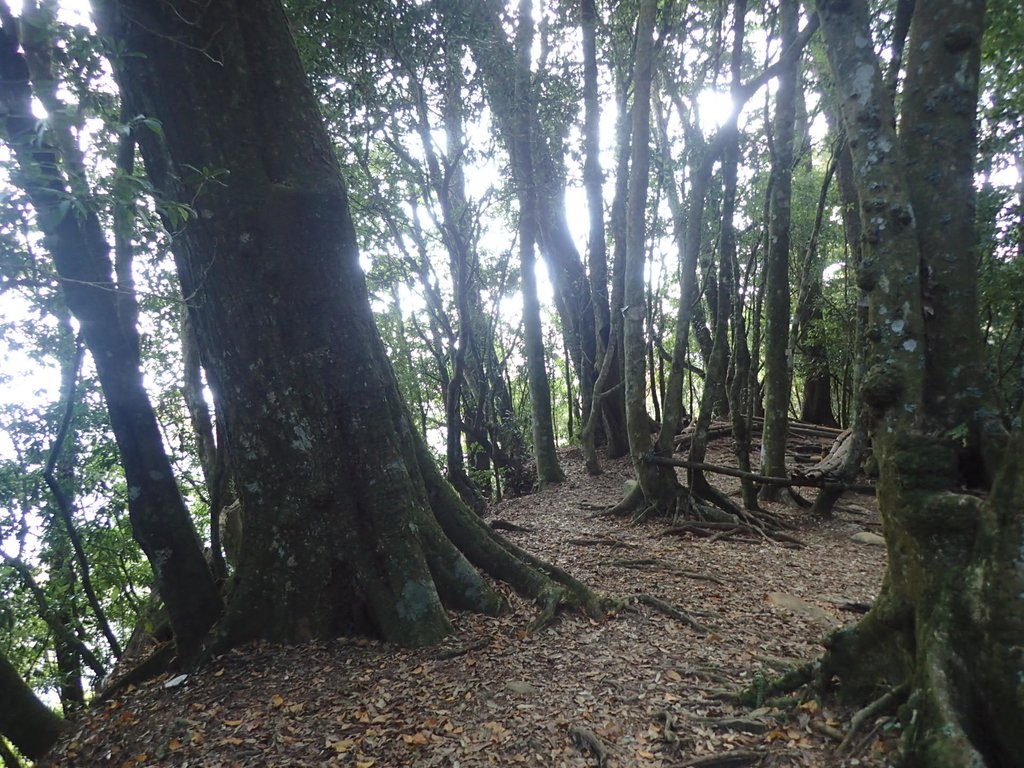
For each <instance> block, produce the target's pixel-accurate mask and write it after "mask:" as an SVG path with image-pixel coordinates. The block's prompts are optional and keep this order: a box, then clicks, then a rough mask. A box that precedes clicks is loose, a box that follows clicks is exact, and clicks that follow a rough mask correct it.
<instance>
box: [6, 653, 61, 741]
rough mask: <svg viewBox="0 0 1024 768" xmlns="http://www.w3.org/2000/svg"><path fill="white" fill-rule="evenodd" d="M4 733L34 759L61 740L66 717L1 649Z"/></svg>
mask: <svg viewBox="0 0 1024 768" xmlns="http://www.w3.org/2000/svg"><path fill="white" fill-rule="evenodd" d="M0 691H3V695H2V696H0V736H3V737H4V738H5V739H7V740H8V741H10V742H11V744H13V745H14V746H15V747H17V748H18V751H20V752H21V754H23V755H24V756H25V757H27V758H29V759H31V760H37V759H39V758H40V757H42V756H43V755H45V754H46V751H47V750H48V749H49V748H50V747H51V746H53V743H54V742H55V741H57V738H58V737H59V736H60V734H61V731H62V730H64V721H63V720H61V719H60V718H59V717H57V715H55V714H54V713H53V712H52V711H51V710H50V709H49V708H48V707H47V706H46V705H45V704H43V702H41V701H40V700H39V699H38V698H36V695H35V694H34V693H33V692H32V689H31V688H29V687H28V686H27V685H26V684H25V681H24V680H22V679H21V675H19V674H18V670H16V669H15V668H14V666H13V665H12V664H11V662H10V661H8V659H7V657H6V656H5V655H4V654H3V653H0Z"/></svg>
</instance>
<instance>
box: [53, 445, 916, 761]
mask: <svg viewBox="0 0 1024 768" xmlns="http://www.w3.org/2000/svg"><path fill="white" fill-rule="evenodd" d="M725 443H726V441H717V442H716V443H713V444H712V452H711V455H710V456H709V460H710V461H713V462H723V463H731V455H730V454H729V453H728V451H727V449H726V445H725ZM822 448H823V451H824V450H827V448H828V444H827V441H823V443H822ZM562 460H563V463H564V467H565V469H566V473H567V475H568V477H567V480H566V482H564V483H563V484H561V485H559V486H557V487H553V488H550V489H548V490H545V491H543V492H540V493H537V494H534V495H531V496H528V497H524V498H519V499H511V500H507V501H504V502H502V503H500V504H498V505H496V506H495V507H494V508H493V511H492V512H491V514H490V516H489V517H488V519H489V520H490V521H494V520H503V521H506V522H509V523H513V524H515V525H518V526H521V527H523V528H526V529H528V530H525V531H518V532H515V531H513V532H509V533H507V535H508V536H509V537H510V538H511V539H512V540H514V541H515V542H516V543H517V544H520V545H522V546H524V547H525V548H527V549H528V550H529V551H531V552H533V553H535V554H538V555H540V556H542V557H545V558H547V559H548V560H549V561H551V562H553V563H555V564H557V565H559V566H561V567H562V568H565V569H566V570H568V571H570V572H571V573H573V574H574V575H576V576H578V577H579V578H581V579H582V580H583V581H584V582H586V583H588V584H590V585H591V586H593V587H594V588H595V589H597V590H599V591H600V592H602V593H604V594H608V595H614V596H622V597H627V596H631V595H639V594H647V595H652V596H654V597H657V598H660V599H661V600H664V601H666V602H668V603H670V604H671V605H673V606H675V607H676V608H678V609H679V610H681V611H683V612H685V613H687V614H688V615H689V616H691V617H692V618H693V619H694V620H695V621H696V622H698V623H699V624H701V625H703V626H705V627H706V628H707V629H708V631H707V632H700V631H697V630H695V629H694V628H691V626H689V625H688V624H686V623H684V622H681V621H679V620H677V619H674V618H670V617H669V616H668V615H665V614H664V613H662V612H660V611H658V610H655V609H652V608H650V607H647V606H645V605H638V606H637V607H635V608H633V609H629V610H621V611H618V612H617V613H616V614H615V615H611V616H609V617H608V618H607V620H605V621H593V620H590V619H588V618H585V617H582V616H579V615H573V614H565V615H562V616H561V617H559V618H558V619H557V620H556V621H555V622H554V623H552V624H551V625H549V626H547V627H544V628H542V629H539V630H537V631H536V632H534V633H529V632H527V628H528V627H529V625H530V623H531V621H532V620H533V618H534V616H535V610H536V609H535V607H534V606H533V605H531V604H529V603H527V602H524V601H523V600H521V599H519V598H517V597H516V596H514V595H512V594H508V597H509V601H510V603H511V604H512V606H513V610H511V611H510V612H508V613H507V614H506V615H504V616H502V617H500V618H497V619H491V618H486V617H479V616H471V615H461V614H460V615H455V616H453V622H454V624H455V626H456V627H457V630H458V631H457V633H456V634H455V635H453V636H452V637H451V638H450V640H449V641H447V642H446V643H445V644H444V645H443V646H441V647H432V648H418V649H405V648H395V647H391V646H388V645H384V644H381V643H378V642H373V641H368V640H363V639H341V640H336V641H332V642H326V643H318V644H311V645H305V646H300V647H278V646H271V645H266V644H262V645H256V646H249V647H245V648H242V649H239V650H237V651H234V652H232V653H229V654H226V655H224V656H222V657H219V658H218V659H216V660H215V662H214V663H213V664H212V666H210V667H209V668H208V669H207V670H205V671H204V672H202V673H200V674H196V675H191V676H189V677H187V678H186V679H184V680H182V679H181V678H178V679H175V678H172V677H170V676H165V677H163V678H160V679H157V680H153V681H151V682H149V683H146V684H143V685H141V686H139V687H137V688H131V689H129V690H128V691H127V692H126V693H124V694H123V695H121V696H119V697H117V698H114V699H113V700H111V701H108V702H106V703H105V704H103V705H100V706H97V707H94V708H93V709H92V710H91V711H90V712H89V713H87V714H86V715H85V716H84V717H83V718H82V720H81V721H80V723H78V724H76V727H75V729H74V730H73V731H72V732H71V734H70V736H69V737H68V738H66V739H65V740H64V741H63V742H62V743H61V744H60V745H59V747H58V750H57V752H56V754H55V755H54V758H53V764H54V765H67V766H90V767H91V766H108V765H109V766H118V767H119V768H121V767H124V768H127V767H129V766H131V767H132V768H138V767H139V766H148V765H173V766H204V767H206V768H229V767H233V766H360V767H361V768H369V766H376V767H377V768H388V767H390V766H451V767H455V766H460V767H462V768H471V767H476V766H516V765H523V766H607V768H615V767H619V768H626V767H629V766H643V767H645V768H646V767H649V768H659V767H662V768H681V767H682V766H701V767H702V768H709V767H710V766H717V767H725V766H729V767H735V766H747V765H749V766H864V767H866V768H881V767H882V766H888V765H889V764H890V762H889V756H890V755H892V754H894V752H893V750H894V749H895V746H896V740H897V737H898V728H895V727H893V724H892V723H891V722H890V721H888V720H884V719H883V720H878V721H873V722H870V723H868V724H867V725H866V727H864V728H863V729H862V732H861V735H860V736H859V738H858V739H856V740H855V741H854V748H853V750H852V751H851V750H846V751H844V752H843V754H842V755H840V754H838V753H837V751H836V746H837V741H836V737H837V735H838V734H840V733H841V732H843V731H845V730H846V729H847V728H848V726H849V723H850V718H851V716H852V715H853V712H851V711H846V710H843V709H841V708H838V707H836V706H835V705H833V704H830V703H825V704H821V703H820V702H818V701H816V700H814V699H812V698H807V699H806V700H796V701H793V702H792V703H791V704H790V705H789V706H785V707H782V708H774V707H771V706H762V707H760V708H758V709H754V710H751V709H749V708H745V707H741V706H738V705H736V704H733V703H730V701H729V699H727V698H724V697H723V692H726V691H733V692H735V691H737V690H740V689H744V688H748V687H750V686H752V685H753V686H757V685H759V684H763V682H764V681H766V680H770V679H773V678H774V677H776V676H777V675H778V674H779V673H780V672H782V671H785V670H786V669H788V668H789V667H790V666H795V665H798V664H800V663H802V662H805V661H809V660H811V659H813V658H815V657H816V656H817V655H818V654H819V653H820V652H821V640H822V638H823V637H824V635H825V634H826V633H827V632H828V631H830V630H831V629H832V628H834V627H836V626H839V625H841V624H843V623H845V622H848V621H855V620H856V619H857V614H856V613H854V612H849V611H848V610H846V609H845V607H844V606H846V605H848V604H851V603H870V602H871V601H872V599H873V598H874V596H875V594H876V592H877V589H878V587H879V584H880V581H881V578H882V575H883V571H884V563H885V550H884V548H883V547H880V546H877V545H872V544H870V543H869V544H865V543H858V542H856V541H854V540H852V539H851V536H852V535H853V534H856V533H858V532H862V531H869V532H878V530H879V527H880V526H879V523H878V517H877V512H876V510H875V505H874V500H873V498H871V497H870V496H855V495H850V494H848V495H846V496H844V497H843V498H842V499H841V500H840V502H839V504H838V506H837V510H836V515H835V516H834V517H833V518H832V519H829V520H815V519H812V518H811V517H810V515H809V513H808V512H807V511H805V510H799V509H788V508H783V507H781V506H778V507H773V511H776V512H778V513H779V514H781V515H783V516H785V517H786V518H787V520H788V521H789V522H790V523H791V524H792V525H793V527H794V528H793V530H792V531H791V532H790V533H792V535H793V536H795V537H796V538H798V539H799V540H800V541H801V542H802V543H803V545H804V546H802V547H799V548H797V547H793V546H785V545H783V544H779V543H775V542H769V541H738V540H736V539H732V540H718V541H709V540H708V539H706V538H692V537H689V536H686V537H680V536H665V535H662V533H663V532H664V530H665V529H666V527H667V524H666V522H665V521H646V522H642V523H640V524H636V525H631V524H630V521H629V520H626V519H619V518H609V517H593V516H592V514H593V513H592V512H590V511H588V510H587V509H585V508H584V507H585V506H587V505H610V504H612V503H614V502H615V501H617V500H619V499H620V498H621V495H622V492H623V484H624V482H625V481H626V480H628V479H629V478H630V477H631V475H632V471H631V469H630V466H629V462H628V459H627V460H620V461H614V462H609V461H605V462H604V469H605V473H604V474H603V475H601V476H600V477H597V478H591V477H589V476H587V475H586V474H585V473H584V471H583V468H582V461H581V457H580V455H579V453H578V451H572V450H570V451H567V452H565V453H563V454H562ZM796 463H799V461H796ZM711 479H712V482H713V483H714V484H715V485H716V486H717V487H719V488H720V489H722V490H724V491H726V492H727V493H736V492H737V491H738V481H734V480H732V479H731V478H726V477H712V478H711ZM812 493H813V492H812ZM505 592H506V593H508V590H505ZM829 733H831V736H830V735H827V734H829Z"/></svg>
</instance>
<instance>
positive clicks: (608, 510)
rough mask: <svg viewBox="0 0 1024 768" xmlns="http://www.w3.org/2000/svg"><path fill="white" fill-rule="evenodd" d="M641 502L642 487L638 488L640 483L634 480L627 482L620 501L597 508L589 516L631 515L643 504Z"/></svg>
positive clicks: (642, 499)
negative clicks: (610, 505)
mask: <svg viewBox="0 0 1024 768" xmlns="http://www.w3.org/2000/svg"><path fill="white" fill-rule="evenodd" d="M643 503H644V492H643V489H642V488H640V483H636V482H634V483H631V484H629V486H628V488H627V490H626V494H625V496H623V498H622V501H620V502H619V503H618V504H616V505H615V506H612V507H604V508H602V509H600V510H598V511H597V512H595V513H594V514H592V515H591V517H613V516H620V515H621V516H625V515H631V514H633V512H635V511H636V510H637V509H639V508H640V507H641V506H642V505H643Z"/></svg>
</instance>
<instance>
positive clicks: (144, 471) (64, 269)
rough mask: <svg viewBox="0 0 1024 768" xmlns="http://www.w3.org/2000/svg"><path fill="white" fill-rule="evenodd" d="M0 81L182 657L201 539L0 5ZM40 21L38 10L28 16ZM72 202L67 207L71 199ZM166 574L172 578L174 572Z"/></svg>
mask: <svg viewBox="0 0 1024 768" xmlns="http://www.w3.org/2000/svg"><path fill="white" fill-rule="evenodd" d="M2 13H3V32H2V34H0V77H2V90H0V99H2V101H3V102H4V106H5V108H6V115H5V118H4V125H3V130H4V134H5V139H6V141H7V142H8V144H9V145H10V146H11V148H12V150H13V152H14V154H15V156H16V158H17V160H18V165H19V169H20V170H21V181H22V184H23V185H24V188H25V192H26V194H27V195H28V197H29V199H30V200H31V202H32V206H33V208H35V211H36V215H37V220H38V225H39V228H40V229H41V230H42V232H43V234H44V237H45V240H44V242H45V245H46V247H47V249H48V250H49V252H50V254H51V255H52V257H53V260H54V264H55V266H56V268H57V271H58V273H59V274H60V277H61V278H62V281H63V282H62V285H63V289H64V297H65V299H66V301H67V306H68V308H69V309H70V310H71V312H72V313H73V314H74V315H75V317H76V318H78V320H79V322H80V323H81V326H82V336H83V338H84V340H85V344H86V346H87V347H88V348H89V351H90V352H91V353H92V357H93V361H94V362H95V364H96V369H97V372H98V375H99V378H100V382H101V384H102V386H103V392H104V395H105V398H106V402H107V409H108V412H109V415H110V423H111V427H112V429H113V431H114V434H115V436H116V438H117V442H118V447H119V448H120V455H121V461H122V464H123V466H124V471H125V476H126V478H127V480H128V484H129V488H130V490H129V511H130V514H131V517H132V531H133V534H134V535H135V537H136V539H137V540H138V541H139V543H140V545H141V546H142V548H143V549H144V550H145V552H146V554H147V556H148V557H149V560H150V563H151V564H152V565H153V572H154V574H155V575H156V581H157V585H158V588H159V590H160V594H161V596H162V597H163V599H164V601H165V603H166V604H167V608H168V612H169V615H170V619H171V622H172V624H174V627H175V637H176V640H177V642H178V644H179V647H180V650H181V652H182V654H183V655H184V656H186V657H187V656H188V655H190V654H193V653H195V652H196V651H197V650H198V644H199V641H200V639H201V638H202V637H203V636H204V635H205V634H206V632H207V631H208V630H209V629H210V627H211V626H212V625H213V623H214V621H215V620H216V619H217V617H218V616H219V614H220V611H221V599H220V595H219V594H218V592H217V589H216V585H215V584H214V581H213V577H212V575H211V573H210V570H209V568H208V567H207V565H206V561H205V559H204V558H203V554H202V549H201V547H200V544H199V538H198V536H197V535H196V531H195V528H194V526H193V524H192V520H191V519H190V517H189V515H188V511H187V509H186V508H185V504H184V501H183V499H182V496H181V493H180V491H179V489H178V486H177V484H176V482H175V476H174V472H173V470H172V468H171V464H170V461H169V460H168V457H167V453H166V451H165V450H164V446H163V438H162V436H161V434H160V427H159V424H158V423H157V419H156V414H155V413H154V411H153V407H152V404H151V403H150V401H149V397H148V395H147V394H146V391H145V389H144V387H143V383H142V374H141V371H140V360H139V349H138V341H137V338H136V337H135V335H134V331H133V330H128V323H126V321H125V318H124V316H123V315H124V312H123V310H122V307H121V306H119V302H118V301H117V300H116V299H115V296H116V295H117V294H116V292H115V291H111V290H109V289H110V287H111V286H115V287H116V286H117V282H116V281H115V279H114V274H113V273H114V269H113V266H114V265H113V264H112V263H111V259H110V253H109V248H108V246H107V241H106V239H105V237H104V233H103V229H102V226H101V223H100V220H99V216H98V213H97V211H96V210H95V209H94V208H92V207H91V206H90V204H89V202H88V200H89V197H90V195H89V190H88V188H87V185H86V179H85V174H84V165H83V163H82V159H81V152H80V150H79V148H78V145H77V144H76V143H75V141H74V139H73V137H72V135H71V132H70V130H68V129H67V126H63V127H61V126H57V127H56V129H55V131H54V133H55V140H54V142H53V143H51V142H50V141H49V140H43V141H38V140H37V134H36V120H35V118H34V117H33V115H32V109H31V96H32V91H31V87H30V83H29V79H30V70H34V71H33V72H32V73H31V76H32V79H33V80H34V81H35V85H36V90H37V92H40V93H42V95H43V97H44V98H45V97H46V88H47V87H49V88H53V79H52V76H51V74H50V72H49V59H48V55H49V51H48V50H47V49H46V48H45V47H44V46H40V45H39V44H38V43H39V41H38V39H37V37H38V35H39V34H40V31H39V29H38V28H37V27H35V26H33V25H32V24H27V25H25V27H24V28H23V29H24V32H25V35H26V37H27V40H26V41H23V45H24V48H25V50H26V51H27V53H28V54H29V55H28V56H26V55H25V54H23V53H22V52H21V51H19V50H18V45H19V36H18V32H17V30H16V26H17V25H16V23H15V21H14V19H13V18H12V17H11V16H10V13H9V12H8V11H7V10H6V8H5V9H4V10H3V12H2ZM33 18H34V19H35V20H36V21H38V16H35V17H33ZM76 200H77V201H78V205H77V206H76V205H74V204H73V202H74V201H76ZM172 574H173V576H172Z"/></svg>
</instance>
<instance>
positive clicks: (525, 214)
mask: <svg viewBox="0 0 1024 768" xmlns="http://www.w3.org/2000/svg"><path fill="white" fill-rule="evenodd" d="M532 9H533V4H532V3H531V2H530V1H529V0H522V2H520V4H519V22H518V27H517V30H516V57H517V64H518V66H517V69H516V77H515V86H514V87H515V100H514V103H515V104H516V110H515V112H516V116H515V118H514V125H515V138H514V139H513V145H514V147H515V149H514V151H513V154H514V155H515V156H516V158H517V159H516V166H517V167H518V168H519V170H518V172H517V174H516V186H517V192H518V196H519V260H520V265H521V268H522V274H521V280H522V290H523V345H524V347H525V352H526V366H527V377H528V379H529V382H530V413H531V415H532V420H533V454H534V458H535V460H536V462H537V480H538V482H539V483H540V485H541V487H544V486H545V485H548V484H549V483H559V482H561V481H562V480H564V479H565V475H564V474H563V472H562V468H561V466H560V465H559V463H558V454H557V453H556V452H555V435H554V424H553V422H552V418H551V386H550V382H549V381H548V373H547V367H546V365H545V363H544V357H545V355H544V334H543V330H542V328H541V318H540V302H539V300H538V298H537V275H536V258H535V255H534V245H535V242H536V237H537V219H538V217H537V214H538V211H539V208H538V206H539V203H540V200H539V198H538V196H537V186H536V176H535V174H534V170H533V155H534V153H533V147H534V146H535V145H536V143H537V142H536V140H535V137H534V135H533V129H534V121H533V119H532V113H533V109H534V107H533V97H532V91H533V87H532V83H531V80H532V76H531V74H530V58H531V48H532V46H533V17H532V13H533V10H532Z"/></svg>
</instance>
